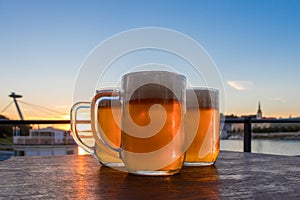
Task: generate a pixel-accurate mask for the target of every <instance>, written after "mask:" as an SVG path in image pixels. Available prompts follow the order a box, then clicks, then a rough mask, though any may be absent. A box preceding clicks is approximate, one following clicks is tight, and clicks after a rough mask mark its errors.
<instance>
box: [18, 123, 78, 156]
mask: <svg viewBox="0 0 300 200" xmlns="http://www.w3.org/2000/svg"><path fill="white" fill-rule="evenodd" d="M13 143H14V151H15V156H52V155H67V154H77V153H78V150H77V147H78V146H77V145H76V143H75V142H74V139H73V137H72V136H71V135H70V132H69V131H65V130H60V129H55V128H52V127H47V128H42V129H31V130H30V131H29V135H28V136H20V132H19V129H18V128H15V129H14V136H13Z"/></svg>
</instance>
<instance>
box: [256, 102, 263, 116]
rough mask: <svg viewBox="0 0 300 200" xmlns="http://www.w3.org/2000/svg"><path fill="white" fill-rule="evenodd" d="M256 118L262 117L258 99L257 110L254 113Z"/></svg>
mask: <svg viewBox="0 0 300 200" xmlns="http://www.w3.org/2000/svg"><path fill="white" fill-rule="evenodd" d="M256 119H262V112H261V108H260V101H259V102H258V110H257V114H256Z"/></svg>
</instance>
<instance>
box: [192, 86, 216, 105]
mask: <svg viewBox="0 0 300 200" xmlns="http://www.w3.org/2000/svg"><path fill="white" fill-rule="evenodd" d="M195 96H196V97H197V102H198V105H197V103H195V102H193V101H192V100H191V99H192V98H193V97H195ZM186 99H187V108H215V109H219V91H218V90H216V89H212V88H204V87H203V88H201V87H199V88H197V87H195V88H192V89H187V92H186Z"/></svg>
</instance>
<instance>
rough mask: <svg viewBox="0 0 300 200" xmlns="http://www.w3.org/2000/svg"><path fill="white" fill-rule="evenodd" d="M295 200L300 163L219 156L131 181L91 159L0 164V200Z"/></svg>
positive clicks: (283, 158)
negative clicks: (209, 162)
mask: <svg viewBox="0 0 300 200" xmlns="http://www.w3.org/2000/svg"><path fill="white" fill-rule="evenodd" d="M249 198H250V199H270V198H272V199H287V198H288V199H299V198H300V158H299V157H288V156H273V155H263V154H251V153H238V152H226V151H225V152H221V154H220V156H219V158H218V160H217V163H216V165H215V166H209V167H184V168H183V169H182V171H181V172H180V173H179V174H177V175H174V176H167V177H146V176H136V175H130V174H127V173H125V172H120V171H117V170H114V169H110V168H107V167H103V166H101V165H100V164H99V163H98V162H97V160H96V159H95V158H94V157H92V156H89V155H87V156H57V157H56V156H53V157H15V158H12V159H9V160H6V161H3V162H0V199H5V200H6V199H109V200H110V199H249Z"/></svg>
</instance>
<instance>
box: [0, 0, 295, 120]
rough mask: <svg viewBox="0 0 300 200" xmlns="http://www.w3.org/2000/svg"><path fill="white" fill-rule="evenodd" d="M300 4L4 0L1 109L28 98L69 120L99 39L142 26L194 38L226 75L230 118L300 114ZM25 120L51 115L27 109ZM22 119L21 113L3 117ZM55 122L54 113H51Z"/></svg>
mask: <svg viewBox="0 0 300 200" xmlns="http://www.w3.org/2000/svg"><path fill="white" fill-rule="evenodd" d="M299 10H300V1H297V0H288V1H285V0H281V1H276V0H274V1H271V0H270V1H269V0H263V1H260V0H251V1H250V0H248V1H247V0H245V1H238V0H227V1H201V0H200V1H185V2H184V3H183V1H126V2H125V1H105V2H104V1H92V0H90V1H83V0H82V1H72V0H65V1H56V0H51V1H50V0H44V1H38V0H27V1H21V0H20V1H17V0H11V1H8V0H0V73H1V77H0V112H1V110H2V109H3V108H4V107H5V106H6V105H7V104H8V103H9V102H10V101H11V99H10V98H9V97H8V94H9V93H10V92H12V91H15V92H18V93H21V94H22V95H23V96H24V97H23V101H26V102H30V103H32V104H36V105H40V106H43V107H48V108H51V109H55V110H58V111H60V112H63V113H65V115H68V113H69V109H70V107H71V105H72V94H73V85H74V81H75V78H76V75H77V72H78V70H79V67H80V65H81V63H82V62H83V61H84V59H85V58H86V56H87V55H88V54H89V52H90V51H91V50H92V49H93V48H94V47H95V46H96V45H98V44H99V43H100V42H102V41H103V40H105V39H107V38H108V37H110V36H112V35H114V34H117V33H119V32H122V31H125V30H128V29H132V28H139V27H149V26H154V27H164V28H170V29H174V30H177V31H179V32H182V33H184V34H187V35H189V36H190V37H192V38H193V39H195V40H196V41H197V42H199V43H200V44H201V45H202V46H203V47H204V48H205V49H206V50H207V52H208V53H209V54H210V56H211V57H212V59H213V60H214V62H215V63H216V65H217V66H218V68H219V70H220V73H221V75H222V77H223V80H224V84H225V89H226V95H227V96H226V97H227V98H226V114H237V115H242V114H253V113H255V112H256V110H257V104H258V101H261V104H262V111H263V115H265V116H268V117H271V116H275V117H288V116H290V115H292V116H293V117H296V116H300V93H299V91H300V90H299V85H300V37H299V36H300V12H299ZM21 107H22V108H21V109H22V110H23V112H24V115H25V118H32V117H35V118H36V117H44V116H45V114H43V113H40V112H33V111H32V110H30V108H29V107H26V106H25V105H21ZM2 114H4V115H7V116H9V117H11V118H18V116H17V115H16V111H15V108H14V107H13V106H11V108H9V109H7V110H6V111H5V112H4V113H2ZM47 117H50V116H47Z"/></svg>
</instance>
